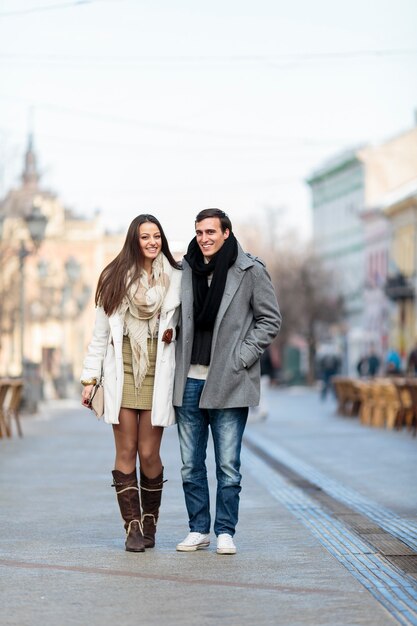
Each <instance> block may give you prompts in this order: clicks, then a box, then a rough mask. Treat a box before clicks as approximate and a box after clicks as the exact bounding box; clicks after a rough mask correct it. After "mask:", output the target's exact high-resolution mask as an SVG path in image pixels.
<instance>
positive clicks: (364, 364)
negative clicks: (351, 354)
mask: <svg viewBox="0 0 417 626" xmlns="http://www.w3.org/2000/svg"><path fill="white" fill-rule="evenodd" d="M380 367H381V359H380V358H379V356H378V354H377V353H376V350H375V347H374V346H373V345H372V346H371V347H370V349H369V352H368V353H367V354H365V355H364V356H362V357H361V358H360V359H359V361H358V365H357V371H358V374H359V376H361V377H366V378H374V377H375V376H376V375H377V374H378V372H379V368H380Z"/></svg>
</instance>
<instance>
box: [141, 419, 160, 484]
mask: <svg viewBox="0 0 417 626" xmlns="http://www.w3.org/2000/svg"><path fill="white" fill-rule="evenodd" d="M163 430H164V429H163V428H162V427H161V426H152V424H151V412H150V411H140V413H139V424H138V426H137V441H138V445H137V451H138V454H139V462H140V469H141V471H142V473H143V474H145V476H147V477H148V478H156V476H159V475H160V473H161V472H162V462H161V457H160V456H159V450H160V448H161V440H162V433H163Z"/></svg>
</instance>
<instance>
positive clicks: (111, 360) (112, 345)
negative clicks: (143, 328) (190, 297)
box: [81, 268, 182, 426]
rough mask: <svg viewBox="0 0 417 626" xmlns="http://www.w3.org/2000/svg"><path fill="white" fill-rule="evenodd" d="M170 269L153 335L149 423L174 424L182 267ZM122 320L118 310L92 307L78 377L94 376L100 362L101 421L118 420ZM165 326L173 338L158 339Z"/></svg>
mask: <svg viewBox="0 0 417 626" xmlns="http://www.w3.org/2000/svg"><path fill="white" fill-rule="evenodd" d="M171 269H172V273H171V277H170V285H169V288H168V291H167V293H166V295H165V298H164V301H163V304H162V308H161V314H160V320H159V330H158V337H157V338H155V341H158V350H157V355H156V364H155V382H154V390H153V400H152V414H151V422H152V425H153V426H171V425H172V424H175V412H174V407H173V405H172V394H173V387H174V372H175V344H176V341H175V337H176V327H177V324H178V318H179V307H180V287H181V276H182V271H181V270H176V269H173V268H171ZM123 324H124V319H123V316H122V315H120V314H119V313H117V312H116V313H114V314H113V315H110V316H107V315H106V314H105V312H104V310H103V308H102V307H97V308H96V321H95V325H94V331H93V337H92V339H91V342H90V344H89V346H88V349H87V355H86V357H85V359H84V364H83V371H82V374H81V379H82V380H88V379H89V378H97V379H98V378H100V373H101V366H102V363H103V387H104V421H105V422H107V423H108V424H118V423H119V411H120V407H121V403H122V393H123V379H124V373H123V355H122V344H123ZM168 328H172V329H173V339H172V341H171V343H169V344H167V343H165V342H163V341H162V336H163V334H164V332H165V330H167V329H168Z"/></svg>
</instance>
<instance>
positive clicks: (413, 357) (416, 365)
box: [407, 340, 417, 376]
mask: <svg viewBox="0 0 417 626" xmlns="http://www.w3.org/2000/svg"><path fill="white" fill-rule="evenodd" d="M407 373H408V374H411V375H412V376H416V375H417V340H416V343H415V345H414V348H413V349H412V350H411V352H410V354H409V355H408V360H407Z"/></svg>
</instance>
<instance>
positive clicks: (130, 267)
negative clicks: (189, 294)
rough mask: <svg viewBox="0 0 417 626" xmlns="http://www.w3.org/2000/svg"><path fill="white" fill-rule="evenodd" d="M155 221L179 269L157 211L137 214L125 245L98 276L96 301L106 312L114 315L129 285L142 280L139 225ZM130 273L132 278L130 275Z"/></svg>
mask: <svg viewBox="0 0 417 626" xmlns="http://www.w3.org/2000/svg"><path fill="white" fill-rule="evenodd" d="M146 222H151V224H155V225H156V226H157V227H158V229H159V232H160V233H161V241H162V252H163V254H164V255H165V256H166V258H167V259H168V261H169V263H170V264H171V265H172V267H174V268H175V269H180V266H179V265H178V263H177V262H176V260H175V259H174V257H173V256H172V254H171V251H170V249H169V245H168V240H167V238H166V236H165V233H164V231H163V228H162V226H161V224H160V223H159V221H158V220H157V219H156V217H154V216H153V215H149V214H148V213H143V214H141V215H138V216H137V217H135V219H134V220H133V221H132V223H131V224H130V226H129V229H128V231H127V235H126V239H125V242H124V244H123V248H122V249H121V251H120V252H119V254H118V255H117V257H116V258H115V259H113V261H111V263H109V264H108V265H107V266H106V267H105V268H104V270H103V271H102V272H101V274H100V278H99V279H98V283H97V289H96V296H95V303H96V306H102V307H103V309H104V311H105V313H106V315H111V314H112V313H114V312H115V311H116V310H117V308H118V307H119V306H120V304H121V303H122V300H123V298H124V297H125V295H126V293H127V292H128V290H129V287H130V286H131V285H132V284H133V283H135V282H137V281H138V280H139V276H140V273H141V271H142V269H143V266H144V258H143V254H142V250H141V247H140V245H139V227H140V226H141V224H146ZM128 277H129V280H127V278H128Z"/></svg>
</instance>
